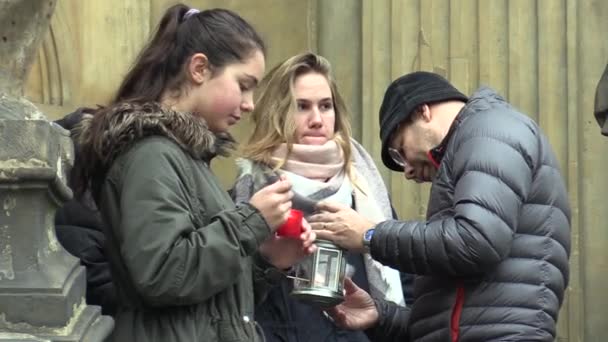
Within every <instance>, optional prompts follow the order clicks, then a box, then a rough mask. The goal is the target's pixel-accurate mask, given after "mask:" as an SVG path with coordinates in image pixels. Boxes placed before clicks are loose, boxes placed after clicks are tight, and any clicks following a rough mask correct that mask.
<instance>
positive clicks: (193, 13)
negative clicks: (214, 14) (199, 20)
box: [184, 8, 201, 20]
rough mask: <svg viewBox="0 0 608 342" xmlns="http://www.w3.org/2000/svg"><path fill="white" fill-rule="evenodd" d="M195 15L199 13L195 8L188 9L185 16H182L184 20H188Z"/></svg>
mask: <svg viewBox="0 0 608 342" xmlns="http://www.w3.org/2000/svg"><path fill="white" fill-rule="evenodd" d="M197 13H201V11H199V10H197V9H196V8H191V9H189V10H188V12H186V14H184V20H186V19H188V18H190V17H191V16H193V15H195V14H197Z"/></svg>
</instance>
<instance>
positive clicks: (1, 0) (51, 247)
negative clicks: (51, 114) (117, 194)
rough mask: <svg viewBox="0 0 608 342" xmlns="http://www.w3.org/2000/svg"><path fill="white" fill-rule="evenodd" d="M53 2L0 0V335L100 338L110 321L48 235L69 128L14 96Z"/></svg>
mask: <svg viewBox="0 0 608 342" xmlns="http://www.w3.org/2000/svg"><path fill="white" fill-rule="evenodd" d="M54 7H55V3H54V1H51V0H0V32H1V33H0V35H1V37H0V39H1V40H0V341H103V340H104V339H105V338H106V337H107V336H108V335H109V334H110V332H111V330H112V327H113V321H112V319H111V318H109V317H107V316H101V310H100V308H99V307H97V306H89V305H87V304H86V303H85V299H84V298H85V290H86V280H85V269H84V267H82V266H80V264H79V262H78V260H77V259H76V258H74V257H73V256H71V255H70V254H68V253H67V252H66V251H65V250H64V249H63V248H62V247H61V245H60V244H59V242H58V241H57V239H56V237H55V226H54V216H55V211H56V209H57V208H58V207H59V206H61V205H62V204H63V203H64V202H65V201H67V200H69V199H70V198H71V196H72V192H71V190H70V189H69V188H68V187H67V185H66V184H67V180H66V175H67V174H68V172H69V170H70V168H71V166H72V161H73V147H72V142H71V139H70V137H69V133H68V132H67V131H66V130H64V129H62V128H61V127H59V126H57V125H55V124H53V123H51V122H49V121H48V120H46V117H45V116H44V115H43V114H42V113H40V112H39V111H38V110H37V109H36V107H35V106H34V105H33V104H31V103H30V102H28V101H27V100H25V99H23V98H22V97H21V94H22V93H23V89H22V88H23V83H24V79H25V76H26V71H27V69H28V68H29V64H30V62H31V61H32V59H33V58H32V57H33V55H35V50H36V47H37V45H38V42H39V40H40V37H41V36H42V35H43V34H44V32H45V29H46V27H47V26H48V22H49V19H50V18H51V14H52V13H53V9H54Z"/></svg>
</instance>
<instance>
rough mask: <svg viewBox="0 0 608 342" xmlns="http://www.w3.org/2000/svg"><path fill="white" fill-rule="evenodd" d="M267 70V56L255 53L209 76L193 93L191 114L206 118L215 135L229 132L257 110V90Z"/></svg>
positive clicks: (206, 75) (207, 75) (206, 76)
mask: <svg viewBox="0 0 608 342" xmlns="http://www.w3.org/2000/svg"><path fill="white" fill-rule="evenodd" d="M264 69H265V62H264V55H263V54H262V52H261V51H255V52H254V53H252V54H251V56H250V57H249V58H248V59H246V60H245V61H244V62H238V63H233V64H229V65H227V66H225V67H224V68H223V69H222V70H220V71H218V73H217V74H215V75H213V74H211V73H210V72H207V73H206V74H205V77H204V79H203V82H202V83H201V84H200V85H199V86H197V87H194V88H193V89H191V90H190V91H191V92H192V94H191V95H192V96H191V98H192V100H193V101H192V107H193V110H191V111H192V112H194V113H196V114H197V115H200V116H201V117H203V118H204V119H205V120H206V121H207V125H208V126H209V129H210V130H211V131H212V132H214V133H221V132H226V131H227V130H228V129H229V128H230V126H232V125H234V124H236V123H237V122H239V120H240V119H241V117H242V114H243V113H249V112H251V111H252V110H253V107H254V104H253V90H254V89H255V87H256V86H257V84H258V81H259V80H260V79H261V78H262V76H263V74H264Z"/></svg>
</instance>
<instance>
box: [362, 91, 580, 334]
mask: <svg viewBox="0 0 608 342" xmlns="http://www.w3.org/2000/svg"><path fill="white" fill-rule="evenodd" d="M432 155H433V156H434V157H435V159H436V161H438V162H440V166H439V169H438V174H437V176H436V178H435V180H434V182H433V185H432V188H431V193H430V198H429V205H428V212H427V221H426V222H424V221H423V222H421V221H387V222H384V223H381V224H379V225H378V226H377V229H376V232H375V234H374V236H373V239H372V241H371V253H372V256H373V257H374V258H375V259H377V260H378V261H380V262H382V263H384V264H386V265H389V266H393V267H396V268H398V269H400V270H401V271H405V272H408V273H415V274H418V275H419V276H418V277H417V279H416V283H415V290H414V291H415V293H414V297H415V299H414V304H413V307H412V309H411V312H410V311H409V310H406V309H400V308H398V307H396V306H393V305H390V303H380V302H378V307H379V309H380V310H379V311H380V324H379V326H378V329H376V331H377V332H378V333H382V334H384V336H385V338H386V340H395V341H397V340H399V341H401V340H403V341H405V340H407V339H408V338H410V339H411V341H416V342H426V341H433V342H435V341H445V342H448V341H451V337H450V336H451V331H452V330H453V331H454V332H455V333H457V334H458V335H459V339H458V341H461V342H468V341H553V340H554V339H555V338H556V323H557V319H558V312H559V309H560V306H561V304H562V302H563V299H564V291H565V290H566V287H567V285H568V258H569V253H570V208H569V204H568V194H567V192H566V187H565V184H564V180H563V178H562V175H561V173H560V170H559V167H558V162H557V160H556V157H555V155H554V153H553V151H552V148H551V146H550V145H549V142H548V141H547V138H546V137H545V135H544V134H543V133H542V132H541V129H540V128H539V127H538V125H537V124H536V123H534V122H533V121H532V120H531V119H530V118H528V117H527V116H525V115H523V114H521V113H519V112H518V111H517V110H516V109H514V108H513V107H511V106H510V105H509V104H507V103H506V102H505V101H504V100H503V99H502V98H501V97H500V96H499V95H497V94H496V93H495V92H494V91H492V90H490V89H487V88H484V89H481V90H479V91H478V92H477V93H475V94H474V95H473V96H472V97H471V98H470V100H469V102H468V103H467V104H466V106H465V107H464V108H463V110H462V111H461V112H460V113H459V114H458V116H457V117H456V120H455V122H454V124H453V125H452V127H451V129H450V131H449V133H448V136H447V137H446V138H445V139H444V142H443V143H442V144H441V145H440V146H439V147H438V148H436V149H435V150H433V151H432Z"/></svg>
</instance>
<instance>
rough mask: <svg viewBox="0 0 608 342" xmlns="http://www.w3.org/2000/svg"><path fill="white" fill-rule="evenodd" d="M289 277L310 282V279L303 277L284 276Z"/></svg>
mask: <svg viewBox="0 0 608 342" xmlns="http://www.w3.org/2000/svg"><path fill="white" fill-rule="evenodd" d="M286 277H287V278H289V279H295V280H299V281H305V282H307V283H310V279H305V278H300V277H294V276H286Z"/></svg>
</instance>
